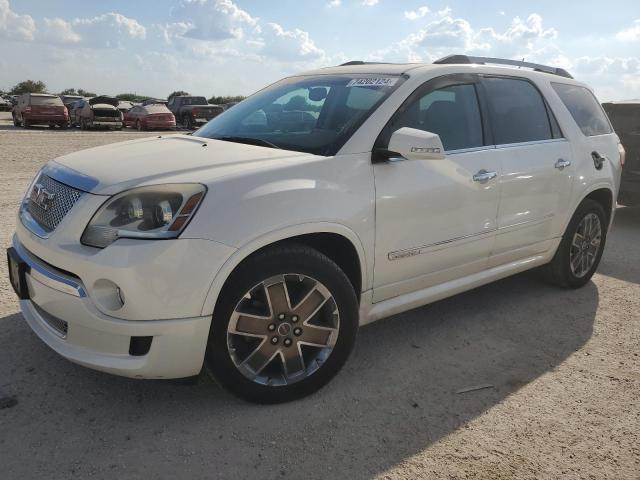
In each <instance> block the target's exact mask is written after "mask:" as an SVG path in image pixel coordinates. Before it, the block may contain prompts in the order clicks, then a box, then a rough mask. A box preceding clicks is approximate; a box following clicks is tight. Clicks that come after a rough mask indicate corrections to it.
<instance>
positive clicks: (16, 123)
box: [13, 115, 22, 127]
mask: <svg viewBox="0 0 640 480" xmlns="http://www.w3.org/2000/svg"><path fill="white" fill-rule="evenodd" d="M13 126H14V127H20V126H22V122H20V121H19V120H18V117H16V116H15V115H13Z"/></svg>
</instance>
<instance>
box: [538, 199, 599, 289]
mask: <svg viewBox="0 0 640 480" xmlns="http://www.w3.org/2000/svg"><path fill="white" fill-rule="evenodd" d="M590 214H595V215H597V217H598V220H599V221H600V226H601V240H600V245H599V249H598V251H597V253H596V255H595V261H594V262H593V265H592V266H591V268H589V269H588V271H587V272H586V274H584V275H582V276H576V275H575V274H574V272H573V271H572V269H571V265H570V259H571V247H572V243H573V238H574V235H575V234H576V231H577V229H578V226H579V225H580V222H581V221H582V220H583V219H584V218H585V217H586V216H587V215H590ZM608 227H609V215H608V214H607V213H606V212H605V210H604V208H602V205H601V204H600V203H598V202H596V201H594V200H591V199H585V200H584V201H583V202H582V203H581V204H580V205H579V206H578V208H577V209H576V211H575V213H574V214H573V217H572V218H571V221H570V222H569V225H568V226H567V230H566V231H565V233H564V235H563V236H562V240H561V242H560V245H559V246H558V250H557V251H556V254H555V255H554V257H553V260H551V262H550V263H549V264H548V265H546V268H545V272H544V273H545V277H546V278H547V280H548V281H550V282H551V283H553V284H555V285H558V286H560V287H565V288H580V287H582V286H584V285H586V284H587V283H588V282H589V280H591V277H592V276H593V274H594V273H595V271H596V270H597V268H598V264H599V263H600V259H601V258H602V252H603V251H604V247H605V243H606V239H607V230H608Z"/></svg>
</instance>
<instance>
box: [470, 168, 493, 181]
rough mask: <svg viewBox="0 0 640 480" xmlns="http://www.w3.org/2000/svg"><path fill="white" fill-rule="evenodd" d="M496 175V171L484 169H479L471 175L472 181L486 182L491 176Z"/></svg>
mask: <svg viewBox="0 0 640 480" xmlns="http://www.w3.org/2000/svg"><path fill="white" fill-rule="evenodd" d="M497 176H498V172H488V171H486V170H485V169H482V170H480V171H479V172H478V173H476V174H475V175H474V176H473V181H474V182H479V183H487V182H488V181H489V180H491V179H492V178H496V177H497Z"/></svg>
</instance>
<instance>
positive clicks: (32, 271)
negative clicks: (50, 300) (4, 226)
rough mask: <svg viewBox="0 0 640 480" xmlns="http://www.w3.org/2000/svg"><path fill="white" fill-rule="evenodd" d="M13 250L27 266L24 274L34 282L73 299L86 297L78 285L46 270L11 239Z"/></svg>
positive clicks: (65, 277)
mask: <svg viewBox="0 0 640 480" xmlns="http://www.w3.org/2000/svg"><path fill="white" fill-rule="evenodd" d="M13 248H15V250H16V253H17V254H18V256H19V257H20V259H21V260H22V261H23V262H24V263H26V264H27V272H26V273H27V274H28V275H29V276H30V277H31V278H33V279H34V280H36V281H38V282H40V283H42V284H43V285H46V286H47V287H51V288H53V289H54V290H58V291H59V292H63V293H67V294H69V295H73V296H75V297H80V298H84V297H86V296H87V292H86V291H85V289H84V287H83V286H82V285H81V284H80V283H78V282H75V281H73V280H71V279H70V278H69V277H67V276H64V275H62V274H60V273H58V272H55V271H53V270H51V269H50V268H47V267H46V266H44V265H43V264H42V263H41V262H39V261H37V260H36V259H34V258H33V256H32V255H31V254H30V253H29V252H28V251H27V250H26V249H25V248H24V247H23V246H22V244H21V243H20V242H19V241H18V240H17V239H16V238H15V237H14V239H13Z"/></svg>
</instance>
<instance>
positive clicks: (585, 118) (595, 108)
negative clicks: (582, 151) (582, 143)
mask: <svg viewBox="0 0 640 480" xmlns="http://www.w3.org/2000/svg"><path fill="white" fill-rule="evenodd" d="M551 85H552V86H553V89H554V90H555V91H556V93H557V94H558V96H559V97H560V100H562V103H564V105H565V107H567V110H569V112H570V113H571V116H572V117H573V119H574V120H575V121H576V123H577V124H578V126H579V127H580V130H582V133H584V134H585V135H587V136H588V137H591V136H593V135H606V134H608V133H611V125H610V124H609V120H608V119H607V116H606V115H605V113H604V111H603V110H602V107H601V106H600V104H599V103H598V101H597V100H596V97H594V96H593V93H591V92H590V91H589V90H587V89H586V88H584V87H579V86H577V85H567V84H565V83H552V84H551Z"/></svg>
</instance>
